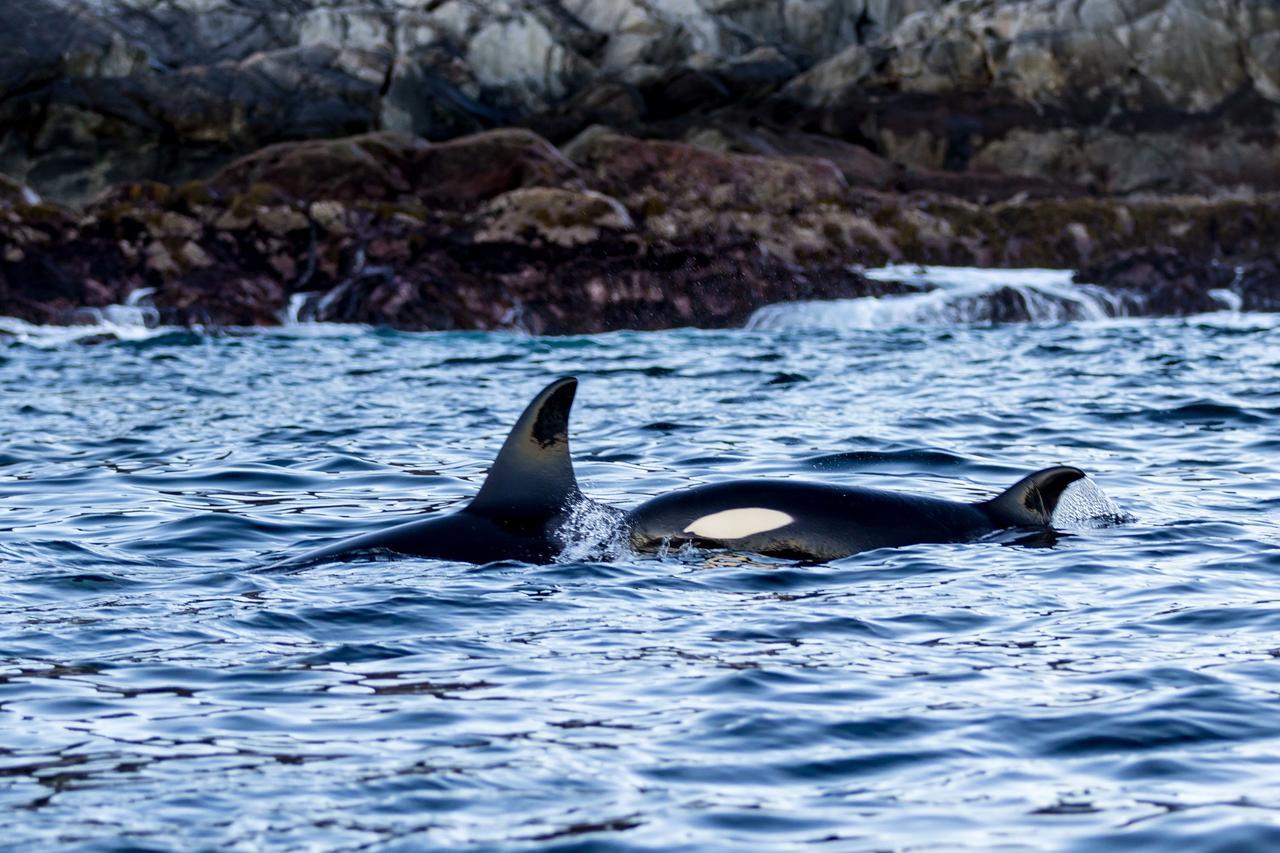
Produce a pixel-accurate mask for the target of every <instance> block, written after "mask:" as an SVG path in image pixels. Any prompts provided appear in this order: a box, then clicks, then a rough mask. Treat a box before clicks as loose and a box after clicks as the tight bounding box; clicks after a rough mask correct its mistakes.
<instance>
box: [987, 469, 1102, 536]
mask: <svg viewBox="0 0 1280 853" xmlns="http://www.w3.org/2000/svg"><path fill="white" fill-rule="evenodd" d="M1084 476H1085V473H1084V472H1083V471H1081V470H1080V469H1079V468H1072V467H1070V466H1068V465H1060V466H1058V467H1056V468H1045V469H1044V470H1043V471H1037V472H1035V473H1034V474H1030V475H1028V476H1026V477H1023V478H1022V479H1021V480H1019V481H1018V482H1016V483H1014V484H1013V485H1012V486H1010V487H1009V488H1007V489H1005V490H1004V491H1003V492H1001V493H1000V494H998V495H996V496H995V497H994V498H992V499H991V500H989V501H986V502H984V503H980V504H978V506H979V507H981V508H982V509H983V510H984V511H985V512H986V513H987V515H988V516H990V517H991V520H992V521H993V522H995V523H996V524H997V525H998V526H1000V527H1048V526H1049V525H1050V524H1051V523H1052V521H1053V511H1054V509H1056V508H1057V506H1058V499H1059V498H1061V497H1062V491H1063V489H1065V488H1066V487H1067V486H1069V485H1071V484H1072V483H1074V482H1075V481H1076V480H1080V479H1083V478H1084Z"/></svg>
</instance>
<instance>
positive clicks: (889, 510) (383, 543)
mask: <svg viewBox="0 0 1280 853" xmlns="http://www.w3.org/2000/svg"><path fill="white" fill-rule="evenodd" d="M577 386H578V382H577V379H575V378H573V377H565V378H562V379H557V380H556V381H554V382H552V383H551V384H550V385H548V386H547V387H546V388H544V389H543V390H542V391H541V392H539V393H538V395H537V396H536V397H534V399H533V401H532V402H530V403H529V405H528V406H527V407H526V408H525V410H524V413H523V414H521V416H520V418H519V419H518V420H517V421H516V424H515V426H513V427H512V429H511V432H510V433H509V434H508V435H507V438H506V441H505V442H504V443H503V445H502V449H501V450H500V451H499V453H498V456H497V458H496V459H495V460H494V463H493V465H492V467H491V468H490V469H489V473H488V476H487V477H486V478H485V481H484V483H483V484H482V485H481V487H480V491H479V492H478V493H477V494H476V496H475V498H474V499H472V501H471V502H470V503H469V504H468V505H467V506H466V507H464V508H463V509H461V510H458V511H457V512H454V513H451V514H449V515H445V516H440V517H432V518H426V519H420V520H416V521H410V522H406V523H403V524H399V525H397V526H395V527H391V528H389V529H387V530H380V531H374V532H372V533H367V534H364V535H362V536H357V537H354V538H351V539H346V540H344V541H341V542H338V543H336V544H333V545H326V546H323V547H320V548H317V549H315V550H312V551H309V552H307V553H304V554H302V555H301V556H298V557H293V558H290V559H287V560H284V561H282V562H279V563H276V564H275V565H274V566H272V567H271V568H282V567H292V566H298V565H305V564H310V563H313V562H317V561H320V560H325V559H335V558H337V559H340V558H344V557H349V556H352V555H354V554H357V553H360V552H367V551H372V550H385V551H392V552H396V553H399V554H403V555H407V556H417V557H427V558H432V559H439V560H452V561H458V562H468V563H491V562H497V561H499V560H518V561H521V562H526V563H549V562H553V561H554V560H555V559H556V557H558V556H559V555H560V554H561V553H562V552H563V551H564V548H565V546H566V545H568V544H570V539H571V535H572V532H573V531H572V522H573V518H574V514H575V512H579V511H583V510H586V511H588V512H593V513H594V514H595V515H596V516H597V517H598V518H603V519H606V520H607V521H608V522H609V523H612V524H614V525H615V526H616V527H617V529H618V530H619V532H620V533H621V534H622V537H623V539H624V540H626V541H627V542H629V544H630V546H631V547H632V548H633V549H634V550H635V551H639V552H645V551H652V550H656V549H657V548H659V547H661V546H662V545H663V544H664V543H673V544H680V543H683V542H691V543H694V544H697V545H703V546H711V547H718V548H729V549H733V550H739V551H751V552H755V553H758V554H763V555H766V556H779V557H789V558H794V559H801V560H818V561H822V560H833V559H838V558H840V557H846V556H849V555H850V554H856V553H859V552H861V551H869V550H873V549H876V548H891V547H900V546H904V545H913V544H920V543H929V542H963V541H969V540H973V539H977V538H979V537H981V536H983V535H985V534H987V533H990V532H992V531H994V530H1000V529H1006V528H1036V529H1040V530H1048V529H1050V526H1051V522H1052V516H1053V510H1054V508H1055V507H1056V506H1057V504H1058V501H1059V499H1060V498H1061V496H1062V492H1063V490H1064V489H1065V488H1066V487H1067V486H1068V485H1070V484H1071V483H1073V482H1075V481H1077V480H1079V479H1081V478H1083V477H1084V476H1085V473H1084V472H1083V471H1081V470H1080V469H1079V468H1072V467H1069V466H1060V467H1055V468H1046V469H1044V470H1043V471H1037V472H1036V473H1034V474H1031V475H1029V476H1027V477H1024V478H1023V479H1022V480H1019V481H1018V482H1017V483H1015V484H1014V485H1013V486H1011V487H1010V488H1008V489H1006V490H1005V491H1004V492H1002V493H1001V494H999V495H997V496H996V497H994V498H992V499H991V500H988V501H982V502H980V503H973V504H969V503H962V502H958V501H949V500H941V499H938V498H933V497H926V496H920V495H912V494H905V493H900V492H890V491H883V490H878V489H867V488H859V487H846V486H838V485H827V484H822V483H810V482H801V481H794V480H736V481H729V482H724V483H714V484H710V485H705V486H697V487H694V488H691V489H685V490H682V491H678V492H672V493H670V494H666V495H661V496H659V497H656V498H653V499H651V500H648V501H646V502H644V503H642V504H640V505H639V506H637V507H635V508H634V509H632V510H630V511H628V512H625V513H624V512H623V511H622V510H619V509H616V508H614V507H610V506H606V505H604V504H600V503H597V502H596V501H592V500H591V499H590V498H587V497H586V496H584V495H583V494H582V492H581V490H580V489H579V488H578V481H577V478H576V476H575V475H574V471H573V461H572V459H571V458H570V456H569V412H570V409H571V408H572V406H573V400H574V396H575V394H576V392H577Z"/></svg>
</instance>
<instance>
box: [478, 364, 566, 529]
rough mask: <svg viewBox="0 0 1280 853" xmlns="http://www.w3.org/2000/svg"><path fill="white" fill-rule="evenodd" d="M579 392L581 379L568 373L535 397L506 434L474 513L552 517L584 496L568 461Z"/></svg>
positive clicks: (481, 490) (482, 487)
mask: <svg viewBox="0 0 1280 853" xmlns="http://www.w3.org/2000/svg"><path fill="white" fill-rule="evenodd" d="M577 390H578V380H577V379H575V378H573V377H572V376H569V377H565V378H564V379H557V380H556V381H555V382H552V383H551V384H550V385H548V386H547V387H546V388H543V389H542V391H541V393H539V394H538V396H536V397H534V398H533V402H531V403H530V404H529V405H528V407H527V408H525V410H524V414H522V415H521V416H520V420H518V421H516V425H515V426H513V427H512V428H511V432H510V434H509V435H507V440H506V442H505V443H503V445H502V450H500V451H499V452H498V458H497V459H495V460H493V466H492V467H491V468H489V476H488V477H486V478H485V481H484V485H482V486H481V487H480V492H479V494H477V495H476V497H475V500H473V501H471V505H470V506H468V507H467V509H468V510H469V511H472V512H481V513H485V514H488V515H498V516H530V515H539V514H548V515H549V514H552V513H554V512H556V511H557V510H559V509H561V508H563V507H564V506H565V505H566V504H568V503H570V502H571V501H573V500H575V499H576V498H577V497H578V496H579V495H580V494H581V493H580V492H579V491H578V481H577V479H576V478H575V477H574V476H573V462H572V460H570V459H569V409H570V408H572V406H573V395H574V393H575V392H576V391H577Z"/></svg>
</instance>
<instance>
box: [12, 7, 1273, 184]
mask: <svg viewBox="0 0 1280 853" xmlns="http://www.w3.org/2000/svg"><path fill="white" fill-rule="evenodd" d="M11 6H12V8H8V9H6V11H5V13H4V15H3V17H4V23H5V26H4V27H3V29H0V173H4V174H7V175H9V176H11V177H13V178H15V179H16V180H19V181H21V182H23V183H25V184H28V185H30V186H31V187H32V188H33V189H35V191H37V192H39V193H40V194H41V195H43V196H45V197H50V198H55V199H59V200H61V201H65V202H72V201H83V200H85V199H87V198H89V197H91V196H92V195H94V194H95V193H97V192H100V191H101V190H102V189H104V188H105V187H107V186H109V185H111V184H113V183H119V182H127V181H134V180H144V179H145V180H160V181H166V182H181V181H185V180H191V179H202V178H205V177H208V176H210V175H211V174H212V173H213V172H215V171H216V170H217V169H218V168H220V167H221V166H223V165H225V164H226V163H228V162H230V161H231V160H233V159H235V158H236V157H239V156H241V155H244V154H246V153H249V152H252V151H255V150H258V149H260V148H262V147H264V146H266V145H269V144H272V143H276V142H281V141H289V140H299V139H320V138H333V137H340V136H347V135H351V134H355V133H365V132H370V131H378V130H394V131H400V132H404V133H409V134H413V135H418V136H422V137H425V138H428V139H432V140H442V139H448V138H453V137H456V136H459V135H463V134H467V133H473V132H476V131H479V130H483V129H487V128H493V127H500V126H507V125H512V124H525V125H527V126H529V127H532V128H534V129H535V130H538V131H539V132H540V133H542V134H543V135H545V136H547V137H548V138H550V139H551V140H552V141H553V142H556V143H561V142H564V141H567V140H568V139H570V138H571V137H573V136H574V135H576V134H577V133H579V132H580V131H582V130H583V129H584V128H586V127H587V126H588V125H590V124H598V123H603V124H608V125H611V126H614V127H615V128H617V129H619V130H622V131H624V132H627V133H629V134H630V135H633V136H647V137H657V138H668V139H685V140H695V141H699V142H709V143H710V144H713V145H715V144H727V145H730V146H731V147H733V146H737V147H734V148H733V150H752V149H753V148H755V149H758V148H759V147H760V146H764V147H767V148H774V149H778V150H782V151H784V152H787V153H798V152H797V151H795V149H797V148H806V147H807V148H813V147H814V146H815V145H816V144H820V143H815V142H814V138H815V137H816V138H818V139H820V140H830V141H833V142H836V143H841V144H844V145H845V146H846V148H847V149H856V150H858V151H860V152H862V153H863V154H865V157H863V159H864V160H867V161H868V164H864V165H865V168H869V169H876V168H879V169H880V170H881V171H883V169H884V168H898V169H902V168H903V167H905V168H906V169H908V170H909V172H908V175H907V178H906V180H908V182H917V183H918V182H919V181H922V180H923V181H925V182H926V183H928V182H932V183H933V185H937V184H939V182H941V183H946V182H947V181H951V182H952V183H953V184H955V183H956V182H957V180H959V182H960V184H961V186H958V188H959V190H960V193H961V194H965V193H968V192H971V190H970V189H969V184H970V183H972V182H976V183H977V184H979V185H985V184H991V185H993V186H995V188H996V190H997V194H1000V193H1002V192H1006V190H1008V189H1009V188H1010V187H1013V186H1014V185H1015V184H1016V182H1018V181H1021V182H1023V183H1025V184H1026V185H1027V186H1028V187H1029V188H1030V189H1031V190H1033V191H1039V190H1042V189H1043V188H1044V187H1052V188H1055V191H1090V192H1104V193H1131V192H1137V191H1160V192H1210V191H1213V192H1217V191H1220V190H1221V189H1222V188H1223V187H1237V186H1241V187H1247V188H1252V189H1257V190H1271V189H1280V145H1278V144H1277V142H1278V141H1280V139H1278V138H1277V134H1278V132H1280V130H1278V127H1280V125H1278V123H1277V107H1278V104H1280V10H1278V9H1277V7H1276V5H1275V4H1274V3H1273V2H1271V0H1073V2H1059V0H688V2H684V0H681V2H676V0H502V2H488V0H364V2H350V3H337V2H328V1H327V0H287V2H281V0H26V1H25V2H24V3H22V4H11ZM800 131H807V133H800ZM726 139H727V140H728V142H725V140H726ZM744 146H745V147H744ZM757 153H768V152H764V151H759V150H757ZM921 176H923V177H921ZM881 177H883V175H881ZM984 182H985V184H984ZM1011 182H1012V183H1011ZM914 185H915V184H913V186H914Z"/></svg>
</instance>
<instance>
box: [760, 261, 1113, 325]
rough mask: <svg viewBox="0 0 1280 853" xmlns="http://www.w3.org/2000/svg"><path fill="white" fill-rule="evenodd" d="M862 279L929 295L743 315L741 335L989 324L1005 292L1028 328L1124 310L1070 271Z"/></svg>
mask: <svg viewBox="0 0 1280 853" xmlns="http://www.w3.org/2000/svg"><path fill="white" fill-rule="evenodd" d="M864 275H866V277H867V278H870V279H873V280H876V281H901V282H906V283H908V284H916V285H920V286H922V287H928V288H931V289H930V290H927V291H924V292H921V293H908V294H898V295H889V296H864V297H860V298H857V299H837V300H827V301H818V302H791V303H781V304H777V305H766V306H765V307H763V308H761V309H759V310H758V311H756V312H755V314H753V315H752V316H751V319H750V320H748V321H747V328H748V329H789V328H818V329H883V328H893V327H896V326H917V325H950V324H953V323H981V322H990V320H991V301H990V300H991V297H992V296H993V295H994V294H995V293H996V292H998V291H1001V290H1005V289H1008V290H1012V291H1014V292H1016V293H1017V294H1018V296H1020V297H1021V299H1022V301H1023V304H1024V305H1025V306H1026V310H1027V314H1028V316H1029V317H1030V320H1031V322H1037V323H1060V322H1066V321H1071V320H1105V319H1107V318H1110V317H1116V316H1121V315H1123V314H1124V305H1123V303H1122V302H1121V301H1120V300H1119V299H1118V298H1117V297H1116V296H1114V295H1113V294H1111V293H1109V292H1107V291H1106V290H1105V289H1103V288H1100V287H1097V286H1095V285H1088V284H1075V283H1074V282H1072V280H1071V278H1072V275H1073V273H1072V272H1071V270H1053V269H1016V270H1000V269H982V268H978V267H923V266H916V265H913V264H894V265H890V266H886V267H880V268H877V269H871V270H866V271H865V273H864Z"/></svg>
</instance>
